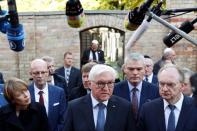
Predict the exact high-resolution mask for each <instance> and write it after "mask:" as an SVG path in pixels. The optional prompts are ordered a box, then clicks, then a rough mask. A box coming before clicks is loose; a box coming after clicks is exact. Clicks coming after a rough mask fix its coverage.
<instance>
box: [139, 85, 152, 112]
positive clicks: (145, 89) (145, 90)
mask: <svg viewBox="0 0 197 131" xmlns="http://www.w3.org/2000/svg"><path fill="white" fill-rule="evenodd" d="M148 93H149V89H148V87H147V85H146V83H144V82H142V90H141V94H140V106H139V110H140V108H141V106H142V104H143V103H145V102H146V101H150V100H148V99H147V97H148Z"/></svg>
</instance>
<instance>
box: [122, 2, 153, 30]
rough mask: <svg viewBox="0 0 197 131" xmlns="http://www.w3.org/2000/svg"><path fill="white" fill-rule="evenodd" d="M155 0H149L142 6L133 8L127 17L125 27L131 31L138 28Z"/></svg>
mask: <svg viewBox="0 0 197 131" xmlns="http://www.w3.org/2000/svg"><path fill="white" fill-rule="evenodd" d="M153 1H154V0H147V1H146V2H145V3H144V4H142V5H141V6H140V7H136V8H134V9H133V10H131V11H130V12H129V13H128V15H127V16H126V18H125V22H124V24H125V28H126V29H128V30H131V31H134V30H136V29H137V28H138V27H139V26H140V25H141V23H142V21H143V20H144V18H145V13H146V12H147V11H148V9H149V7H150V6H151V4H152V3H153Z"/></svg>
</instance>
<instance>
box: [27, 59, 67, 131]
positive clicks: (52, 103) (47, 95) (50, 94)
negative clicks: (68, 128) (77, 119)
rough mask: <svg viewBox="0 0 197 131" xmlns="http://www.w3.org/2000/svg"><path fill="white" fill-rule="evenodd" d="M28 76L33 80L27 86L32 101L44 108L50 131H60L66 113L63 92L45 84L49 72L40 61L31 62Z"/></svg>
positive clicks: (44, 63)
mask: <svg viewBox="0 0 197 131" xmlns="http://www.w3.org/2000/svg"><path fill="white" fill-rule="evenodd" d="M30 75H31V77H32V78H33V82H32V83H31V85H29V91H30V94H31V99H32V101H35V102H39V103H40V104H43V105H44V106H45V109H46V113H47V115H48V123H49V129H50V131H60V130H62V128H63V126H64V124H65V123H64V122H65V120H64V119H65V111H66V99H65V93H64V90H63V89H62V88H60V87H57V86H54V85H51V84H48V83H47V80H48V75H49V70H48V67H47V63H46V62H45V61H44V60H42V59H35V60H33V61H32V62H31V65H30Z"/></svg>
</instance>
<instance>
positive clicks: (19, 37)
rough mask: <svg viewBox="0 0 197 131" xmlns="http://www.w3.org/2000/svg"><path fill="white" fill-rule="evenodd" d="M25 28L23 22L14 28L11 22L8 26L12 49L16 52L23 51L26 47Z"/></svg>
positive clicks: (8, 36)
mask: <svg viewBox="0 0 197 131" xmlns="http://www.w3.org/2000/svg"><path fill="white" fill-rule="evenodd" d="M24 37H25V34H24V30H23V26H22V25H21V24H19V25H18V27H15V28H13V27H12V26H11V25H10V24H8V26H7V38H8V41H9V45H10V49H11V50H13V51H16V52H19V51H22V50H23V49H24V47H25V42H24Z"/></svg>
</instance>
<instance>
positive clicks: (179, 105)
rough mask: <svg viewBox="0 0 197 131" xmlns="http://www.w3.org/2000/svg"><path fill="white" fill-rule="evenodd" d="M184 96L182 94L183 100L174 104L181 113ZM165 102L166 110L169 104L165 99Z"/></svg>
mask: <svg viewBox="0 0 197 131" xmlns="http://www.w3.org/2000/svg"><path fill="white" fill-rule="evenodd" d="M183 99H184V97H183V94H182V93H181V98H180V99H179V100H178V101H177V102H176V103H175V104H174V105H175V106H176V109H178V110H179V111H181V107H182V104H183ZM163 101H164V110H165V109H166V108H167V107H168V105H169V103H168V102H167V101H166V100H165V99H163Z"/></svg>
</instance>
